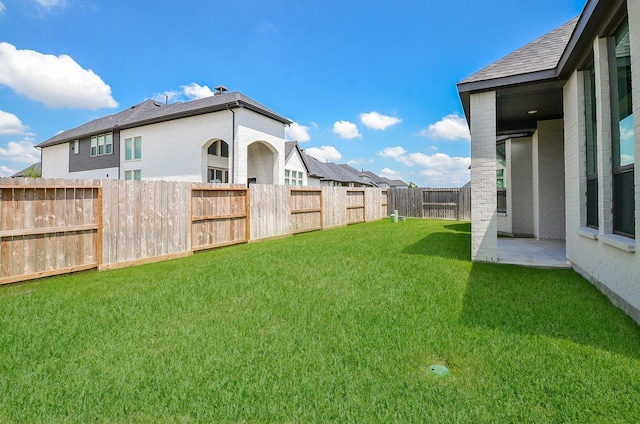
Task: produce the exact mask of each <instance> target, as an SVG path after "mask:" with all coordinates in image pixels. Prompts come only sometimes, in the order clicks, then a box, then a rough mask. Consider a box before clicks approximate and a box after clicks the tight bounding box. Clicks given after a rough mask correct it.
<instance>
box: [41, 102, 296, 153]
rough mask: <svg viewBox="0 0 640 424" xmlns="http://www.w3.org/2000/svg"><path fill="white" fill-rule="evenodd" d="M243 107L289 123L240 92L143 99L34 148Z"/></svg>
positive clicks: (288, 121) (64, 132)
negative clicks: (188, 98)
mask: <svg viewBox="0 0 640 424" xmlns="http://www.w3.org/2000/svg"><path fill="white" fill-rule="evenodd" d="M239 107H245V108H247V109H250V110H253V111H254V112H257V113H260V114H262V115H264V116H268V117H269V118H272V119H275V120H276V121H279V122H282V123H283V124H285V125H289V124H291V123H292V121H290V120H289V119H287V118H284V117H282V116H280V115H278V114H277V113H275V112H273V111H272V110H270V109H268V108H266V107H265V106H263V105H261V104H260V103H258V102H256V101H255V100H252V99H250V98H249V97H247V96H245V95H244V94H242V93H240V92H237V91H235V92H231V93H221V94H215V95H213V96H210V97H205V98H202V99H197V100H193V101H190V102H186V103H183V102H177V103H171V104H168V105H167V104H163V103H161V102H157V101H155V100H146V101H144V102H142V103H139V104H137V105H135V106H132V107H130V108H128V109H125V110H123V111H120V112H117V113H115V114H113V115H108V116H105V117H102V118H98V119H94V120H93V121H90V122H87V123H86V124H83V125H80V126H79V127H76V128H73V129H70V130H67V131H63V132H61V133H60V134H57V135H55V136H53V137H51V138H50V139H48V140H45V141H43V142H42V143H40V144H38V145H37V146H36V147H48V146H53V145H55V144H60V143H65V142H67V141H70V140H75V139H78V138H81V137H86V136H89V135H93V134H98V133H101V132H106V131H112V130H114V129H119V130H122V129H127V128H134V127H139V126H142V125H148V124H154V123H157V122H163V121H169V120H173V119H180V118H186V117H189V116H195V115H201V114H205V113H211V112H218V111H222V110H226V109H235V108H239Z"/></svg>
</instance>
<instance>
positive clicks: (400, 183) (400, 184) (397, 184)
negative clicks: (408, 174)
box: [384, 178, 409, 188]
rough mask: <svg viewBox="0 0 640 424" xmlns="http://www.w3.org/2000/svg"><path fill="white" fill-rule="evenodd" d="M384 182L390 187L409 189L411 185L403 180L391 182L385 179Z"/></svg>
mask: <svg viewBox="0 0 640 424" xmlns="http://www.w3.org/2000/svg"><path fill="white" fill-rule="evenodd" d="M384 180H385V181H386V182H387V184H389V187H392V188H398V187H405V188H406V187H407V186H408V185H409V184H407V183H405V182H404V181H402V180H390V179H388V178H384Z"/></svg>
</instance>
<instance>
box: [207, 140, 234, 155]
mask: <svg viewBox="0 0 640 424" xmlns="http://www.w3.org/2000/svg"><path fill="white" fill-rule="evenodd" d="M207 153H208V154H210V155H213V156H220V157H223V158H228V157H229V144H228V143H227V142H226V141H224V140H216V141H214V142H213V144H212V145H211V146H209V148H208V149H207Z"/></svg>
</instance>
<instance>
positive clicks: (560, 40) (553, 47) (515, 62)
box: [460, 17, 579, 85]
mask: <svg viewBox="0 0 640 424" xmlns="http://www.w3.org/2000/svg"><path fill="white" fill-rule="evenodd" d="M578 19H579V17H575V18H574V19H572V20H570V21H569V22H567V23H565V24H564V25H561V26H560V27H558V28H556V29H554V30H552V31H551V32H549V33H547V34H545V35H543V36H542V37H540V38H538V39H537V40H535V41H532V42H531V43H529V44H527V45H526V46H524V47H521V48H520V49H518V50H516V51H514V52H513V53H510V54H508V55H507V56H505V57H503V58H502V59H500V60H498V61H496V62H494V63H492V64H491V65H489V66H487V67H486V68H484V69H481V70H480V71H478V72H476V73H475V74H473V75H471V76H469V77H467V78H465V79H464V80H462V81H461V82H460V84H461V85H462V84H468V83H475V82H479V81H488V80H494V79H499V78H504V77H510V76H515V75H523V74H530V73H534V72H539V71H548V70H552V69H554V68H556V66H558V62H559V60H560V57H561V56H562V53H563V52H564V50H565V49H566V47H567V43H568V42H569V39H570V38H571V34H572V33H573V31H574V29H575V27H576V24H577V23H578Z"/></svg>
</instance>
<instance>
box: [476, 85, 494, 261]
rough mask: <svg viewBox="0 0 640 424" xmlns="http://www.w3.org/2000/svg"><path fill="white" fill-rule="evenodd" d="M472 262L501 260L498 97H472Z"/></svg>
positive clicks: (487, 95)
mask: <svg viewBox="0 0 640 424" xmlns="http://www.w3.org/2000/svg"><path fill="white" fill-rule="evenodd" d="M471 117H472V118H471V204H472V205H473V207H472V210H471V259H472V260H474V261H485V262H496V261H497V260H498V223H497V212H496V209H497V195H496V190H497V187H496V93H495V91H489V92H483V93H477V94H472V95H471Z"/></svg>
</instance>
